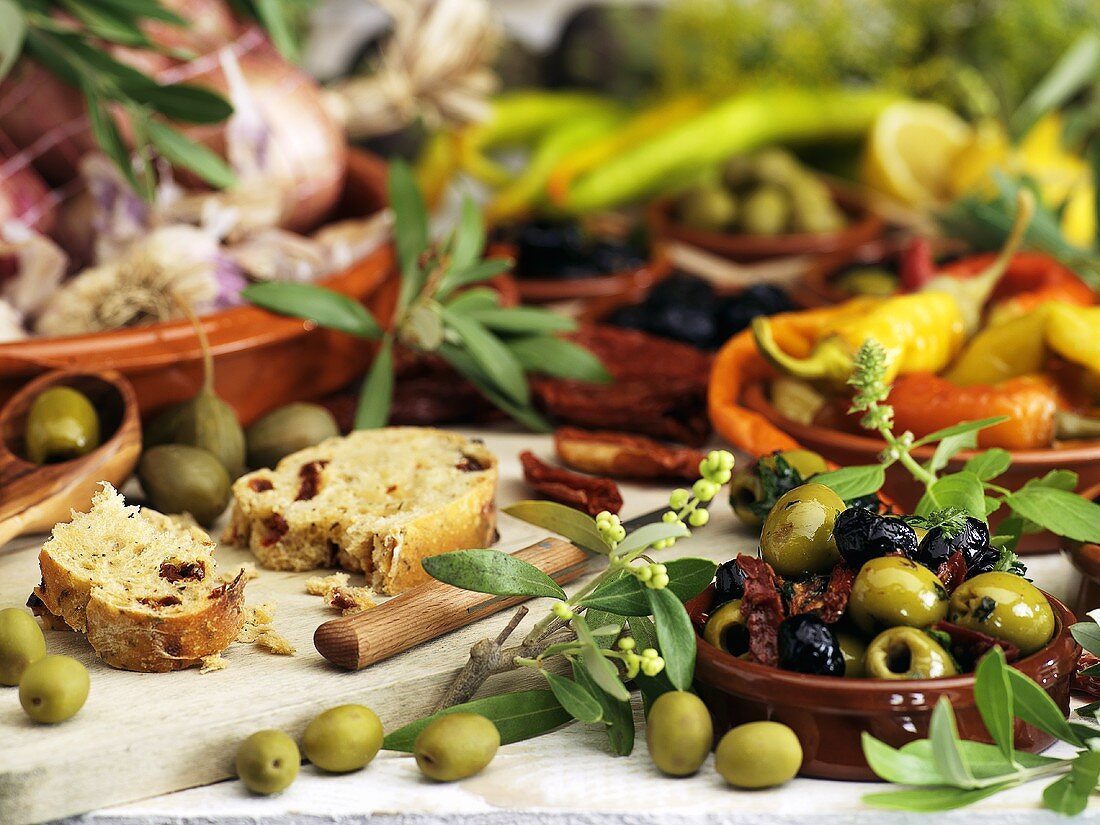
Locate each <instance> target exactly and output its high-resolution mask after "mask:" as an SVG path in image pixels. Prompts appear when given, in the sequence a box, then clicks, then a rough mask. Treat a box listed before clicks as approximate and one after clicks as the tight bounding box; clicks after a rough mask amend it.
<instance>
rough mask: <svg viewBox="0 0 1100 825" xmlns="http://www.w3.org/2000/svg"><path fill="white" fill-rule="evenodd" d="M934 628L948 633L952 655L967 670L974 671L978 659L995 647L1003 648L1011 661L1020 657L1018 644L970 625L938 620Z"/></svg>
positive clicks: (1007, 658)
mask: <svg viewBox="0 0 1100 825" xmlns="http://www.w3.org/2000/svg"><path fill="white" fill-rule="evenodd" d="M932 629H933V630H936V631H939V632H940V633H945V634H947V636H948V637H949V638H950V639H951V643H950V645H949V649H950V653H951V655H952V656H954V657H955V661H957V662H958V663H959V665H960V666H961V667H962V668H963V670H964V671H967V672H969V671H972V670H973V669H974V667H975V666H976V665H977V664H978V660H979V659H981V658H982V656H984V655H985V654H986V653H987V652H988V651H989V650H991V649H992V648H994V647H999V648H1000V649H1001V650H1003V651H1004V654H1005V659H1006V660H1007V661H1009V662H1015V661H1016V660H1017V659H1019V658H1020V648H1018V647H1016V645H1014V644H1011V643H1009V642H1005V641H1001V640H1000V639H995V638H993V637H992V636H987V635H986V634H985V633H981V632H979V631H977V630H971V629H970V628H968V627H960V626H959V625H957V624H952V623H951V622H936V624H934V625H932Z"/></svg>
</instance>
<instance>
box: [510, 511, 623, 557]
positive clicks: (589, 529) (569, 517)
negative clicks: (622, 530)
mask: <svg viewBox="0 0 1100 825" xmlns="http://www.w3.org/2000/svg"><path fill="white" fill-rule="evenodd" d="M504 512H505V513H507V514H508V515H510V516H512V517H514V518H518V519H520V520H521V521H526V522H528V523H529V524H533V525H535V526H536V527H543V528H545V529H547V530H549V531H550V532H552V533H557V534H558V535H559V536H565V538H567V539H569V540H570V541H571V542H573V543H574V544H575V545H577V546H578V547H580V548H582V549H583V550H588V551H589V552H592V553H599V554H600V555H602V556H606V555H607V554H608V553H610V552H611V548H610V547H609V546H608V544H607V542H606V541H604V539H603V536H601V535H600V531H599V530H597V529H596V520H595V519H594V518H592V516H590V515H588V514H587V513H582V512H581V511H580V510H577V509H576V508H574V507H567V506H566V505H564V504H558V503H557V502H556V501H520V502H517V503H515V504H511V505H509V506H508V507H505V508H504Z"/></svg>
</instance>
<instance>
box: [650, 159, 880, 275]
mask: <svg viewBox="0 0 1100 825" xmlns="http://www.w3.org/2000/svg"><path fill="white" fill-rule="evenodd" d="M648 217H649V222H650V226H651V232H652V233H653V235H654V237H657V238H666V239H669V240H674V241H678V242H681V243H685V244H688V245H690V246H694V247H698V248H699V249H703V250H705V251H707V252H712V253H714V254H715V255H720V256H721V257H724V258H728V259H730V260H733V261H738V262H742V263H751V262H754V261H763V260H768V259H772V258H785V257H791V256H799V255H833V254H839V253H851V251H852V250H854V249H856V248H857V247H859V246H861V245H863V244H866V243H868V242H869V241H871V240H873V239H875V238H877V237H879V236H880V235H882V233H883V231H884V229H885V223H884V221H883V219H882V218H881V217H880V216H879V215H877V214H875V213H874V212H873V211H872V210H871V209H870V208H869V207H868V205H867V203H866V201H865V200H864V199H863V198H862V197H861V196H860V195H859V194H858V193H857V192H856V191H855V190H854V189H852V188H849V187H847V186H844V185H843V184H840V183H837V182H835V181H829V182H826V181H825V180H824V179H823V178H822V177H821V176H820V175H818V174H817V173H816V172H814V171H812V170H810V169H807V168H806V167H804V166H802V165H801V164H800V163H799V162H798V160H797V159H796V158H795V157H794V156H793V155H792V154H790V153H789V152H787V151H786V150H783V149H780V148H774V147H773V148H769V149H764V150H761V151H759V152H757V153H755V154H752V155H743V156H738V157H734V158H731V159H729V160H728V161H727V162H726V164H725V165H724V166H723V168H722V169H720V170H719V174H718V175H717V177H716V179H715V180H713V181H710V182H707V183H702V184H697V185H695V186H692V187H690V188H689V189H687V190H685V191H683V192H681V193H679V194H678V195H676V196H675V197H673V198H670V199H667V200H659V201H656V202H654V203H653V204H652V205H651V206H650V210H649V215H648Z"/></svg>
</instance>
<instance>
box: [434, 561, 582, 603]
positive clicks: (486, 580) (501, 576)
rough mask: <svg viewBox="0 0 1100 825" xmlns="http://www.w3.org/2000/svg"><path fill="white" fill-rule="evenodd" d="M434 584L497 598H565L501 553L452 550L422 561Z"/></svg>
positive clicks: (525, 566)
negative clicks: (440, 583) (489, 594)
mask: <svg viewBox="0 0 1100 825" xmlns="http://www.w3.org/2000/svg"><path fill="white" fill-rule="evenodd" d="M421 564H422V565H423V566H424V570H425V571H427V573H428V575H429V576H431V577H432V578H433V579H436V580H437V581H441V582H444V583H445V584H449V585H451V586H453V587H459V588H461V589H463V590H473V591H475V592H477V593H491V594H493V595H496V596H540V597H548V598H551V599H564V598H565V597H566V596H565V591H564V590H562V589H561V587H560V586H559V585H558V583H557V582H555V581H554V580H553V579H552V578H550V577H549V576H548V575H546V574H545V573H544V572H542V571H541V570H539V569H538V568H537V567H535V566H534V565H533V564H529V563H527V562H525V561H523V559H517V558H516V557H515V556H511V555H509V554H508V553H503V552H501V551H500V550H454V551H452V552H450V553H441V554H439V555H438V556H428V557H427V558H425V559H422V560H421Z"/></svg>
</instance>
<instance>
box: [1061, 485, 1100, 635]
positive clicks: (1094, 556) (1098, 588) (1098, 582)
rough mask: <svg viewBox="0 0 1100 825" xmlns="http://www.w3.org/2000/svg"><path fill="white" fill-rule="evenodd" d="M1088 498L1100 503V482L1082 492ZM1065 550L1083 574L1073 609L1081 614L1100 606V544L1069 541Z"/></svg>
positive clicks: (1072, 562) (1071, 561)
mask: <svg viewBox="0 0 1100 825" xmlns="http://www.w3.org/2000/svg"><path fill="white" fill-rule="evenodd" d="M1081 495H1082V496H1084V497H1085V498H1087V499H1091V500H1092V501H1095V502H1098V503H1100V484H1097V485H1096V486H1095V487H1092V488H1090V489H1088V490H1085V491H1084V492H1083V493H1081ZM1063 552H1064V553H1065V554H1066V556H1067V557H1068V558H1069V560H1070V563H1071V564H1073V566H1074V567H1075V568H1077V572H1078V573H1080V574H1081V581H1080V584H1079V585H1078V588H1077V596H1076V598H1074V600H1073V610H1074V612H1075V613H1076V614H1077V615H1079V616H1084V615H1085V614H1086V613H1089V612H1090V611H1093V610H1096V609H1097V608H1100V544H1093V543H1091V542H1081V541H1075V542H1069V543H1068V544H1067V545H1066V546H1065V547H1064V548H1063Z"/></svg>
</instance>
